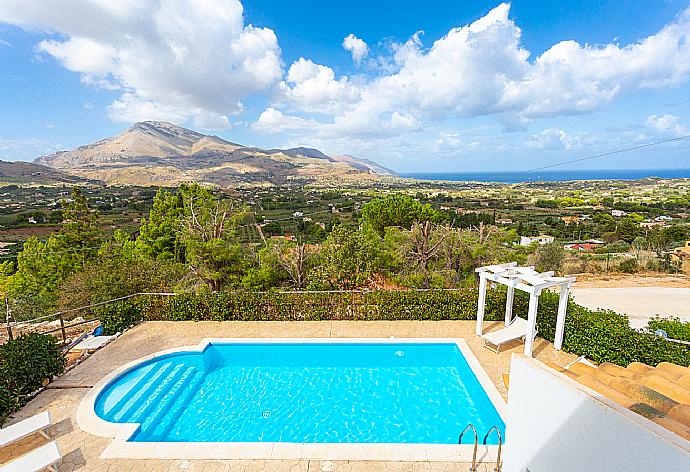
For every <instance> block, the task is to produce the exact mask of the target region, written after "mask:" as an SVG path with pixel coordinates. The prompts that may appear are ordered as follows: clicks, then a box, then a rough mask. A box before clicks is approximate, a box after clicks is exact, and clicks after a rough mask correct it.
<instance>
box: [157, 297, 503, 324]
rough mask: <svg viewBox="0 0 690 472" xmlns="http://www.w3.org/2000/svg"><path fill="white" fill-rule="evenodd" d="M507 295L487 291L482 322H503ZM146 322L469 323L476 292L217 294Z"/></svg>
mask: <svg viewBox="0 0 690 472" xmlns="http://www.w3.org/2000/svg"><path fill="white" fill-rule="evenodd" d="M504 311H505V291H501V290H488V291H487V301H486V315H485V316H486V319H487V320H499V319H503V313H504ZM147 312H148V313H147V315H146V319H157V320H171V321H182V320H192V321H303V320H304V321H319V320H371V321H375V320H447V319H450V320H472V319H476V314H477V291H476V290H474V289H459V290H429V291H419V292H417V291H387V290H381V291H372V292H308V293H305V292H292V293H290V292H283V293H279V292H215V293H206V294H182V295H178V296H175V297H170V298H169V299H166V300H163V301H162V303H161V305H159V306H157V307H156V308H155V309H154V310H147Z"/></svg>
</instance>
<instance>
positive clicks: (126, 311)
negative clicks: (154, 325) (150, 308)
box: [94, 299, 145, 335]
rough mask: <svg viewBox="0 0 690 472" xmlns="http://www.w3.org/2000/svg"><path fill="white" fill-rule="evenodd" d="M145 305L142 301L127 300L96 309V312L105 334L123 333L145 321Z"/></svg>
mask: <svg viewBox="0 0 690 472" xmlns="http://www.w3.org/2000/svg"><path fill="white" fill-rule="evenodd" d="M144 304H145V301H142V299H139V300H125V301H120V302H115V303H111V304H108V305H103V306H102V307H98V308H96V309H95V310H94V312H95V313H96V316H98V318H99V320H100V322H101V326H103V334H105V335H112V334H115V333H121V332H123V331H124V330H126V329H127V328H131V327H132V326H134V325H135V324H138V323H139V322H141V321H142V320H143V314H142V305H144Z"/></svg>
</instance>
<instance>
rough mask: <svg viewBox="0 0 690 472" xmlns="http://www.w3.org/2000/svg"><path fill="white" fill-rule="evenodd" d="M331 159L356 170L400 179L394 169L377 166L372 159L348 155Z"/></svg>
mask: <svg viewBox="0 0 690 472" xmlns="http://www.w3.org/2000/svg"><path fill="white" fill-rule="evenodd" d="M331 159H333V160H334V161H336V162H346V163H348V164H350V165H351V166H352V167H354V168H356V169H360V170H364V171H371V172H374V173H375V174H380V175H390V176H393V177H398V173H397V172H396V171H394V170H393V169H389V168H388V167H383V166H382V165H380V164H377V163H376V162H374V161H372V160H371V159H361V158H357V157H354V156H350V155H347V154H345V155H343V156H333V157H332V158H331Z"/></svg>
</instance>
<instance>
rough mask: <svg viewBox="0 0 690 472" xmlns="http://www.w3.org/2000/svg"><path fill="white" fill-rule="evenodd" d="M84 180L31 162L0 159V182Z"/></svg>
mask: <svg viewBox="0 0 690 472" xmlns="http://www.w3.org/2000/svg"><path fill="white" fill-rule="evenodd" d="M86 182H87V181H86V180H85V179H83V178H81V177H77V176H74V175H68V174H66V173H65V172H62V171H59V170H57V169H51V168H50V167H47V166H43V165H39V164H32V163H31V162H22V161H17V162H5V161H0V184H38V185H61V184H76V183H86ZM90 183H97V182H90Z"/></svg>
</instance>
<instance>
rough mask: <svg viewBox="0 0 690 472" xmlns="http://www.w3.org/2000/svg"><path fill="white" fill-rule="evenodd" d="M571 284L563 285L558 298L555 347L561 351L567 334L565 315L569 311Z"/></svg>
mask: <svg viewBox="0 0 690 472" xmlns="http://www.w3.org/2000/svg"><path fill="white" fill-rule="evenodd" d="M569 291H570V284H564V285H561V293H560V298H559V300H558V317H557V318H556V335H555V337H554V340H553V348H554V349H556V350H557V351H560V350H561V348H562V347H563V335H564V334H565V317H566V314H567V311H568V292H569Z"/></svg>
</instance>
